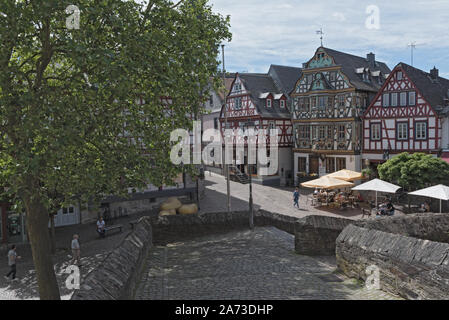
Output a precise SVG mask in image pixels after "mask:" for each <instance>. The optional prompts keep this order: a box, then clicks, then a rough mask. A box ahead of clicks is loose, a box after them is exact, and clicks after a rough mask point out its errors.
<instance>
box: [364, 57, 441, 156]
mask: <svg viewBox="0 0 449 320" xmlns="http://www.w3.org/2000/svg"><path fill="white" fill-rule="evenodd" d="M448 109H449V80H447V79H444V78H442V77H439V75H438V70H437V69H436V68H434V69H433V70H431V72H430V73H427V72H424V71H422V70H419V69H416V68H414V67H412V66H409V65H407V64H405V63H400V64H398V65H397V66H396V67H395V68H394V70H393V72H392V73H391V74H390V76H389V77H388V79H387V81H386V83H385V84H384V86H383V87H382V89H381V90H380V91H379V93H378V94H377V96H376V97H375V99H374V100H373V102H372V103H371V105H370V107H369V108H368V109H367V111H366V113H365V115H364V117H363V119H364V120H363V122H364V128H363V139H364V141H363V152H364V158H365V159H368V160H372V161H384V160H386V159H387V158H388V157H389V156H390V155H393V154H396V153H402V152H426V153H434V154H438V153H439V152H440V151H441V150H442V149H444V148H446V147H449V146H445V145H444V143H443V141H444V139H446V136H449V131H448V130H446V131H445V130H443V126H444V124H445V122H446V121H447V113H448V111H449V110H448Z"/></svg>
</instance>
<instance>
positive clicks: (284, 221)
mask: <svg viewBox="0 0 449 320" xmlns="http://www.w3.org/2000/svg"><path fill="white" fill-rule="evenodd" d="M299 220H300V218H296V217H292V216H286V215H283V214H279V213H275V212H269V211H265V210H259V211H258V212H257V214H256V215H255V218H254V223H255V224H256V225H257V226H273V227H276V228H278V229H279V230H282V231H285V232H287V233H290V234H292V235H294V234H295V223H296V222H297V221H299Z"/></svg>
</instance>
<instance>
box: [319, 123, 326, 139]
mask: <svg viewBox="0 0 449 320" xmlns="http://www.w3.org/2000/svg"><path fill="white" fill-rule="evenodd" d="M325 137H326V127H325V126H320V127H319V138H320V139H324V138H325Z"/></svg>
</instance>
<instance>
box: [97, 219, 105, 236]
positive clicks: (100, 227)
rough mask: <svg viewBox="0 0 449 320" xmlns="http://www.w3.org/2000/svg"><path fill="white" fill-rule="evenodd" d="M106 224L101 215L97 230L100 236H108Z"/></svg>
mask: <svg viewBox="0 0 449 320" xmlns="http://www.w3.org/2000/svg"><path fill="white" fill-rule="evenodd" d="M105 227H106V224H105V222H104V220H103V217H100V219H99V220H98V221H97V232H98V234H99V235H100V237H102V238H104V237H105V236H106V230H105Z"/></svg>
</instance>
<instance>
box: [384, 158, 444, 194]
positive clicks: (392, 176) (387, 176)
mask: <svg viewBox="0 0 449 320" xmlns="http://www.w3.org/2000/svg"><path fill="white" fill-rule="evenodd" d="M378 171H379V176H380V178H381V179H382V180H385V181H389V182H391V183H394V184H397V185H399V186H401V187H402V188H404V189H405V190H408V191H415V190H419V189H423V188H426V187H430V186H433V185H437V184H446V185H447V184H448V183H449V163H447V162H446V161H444V160H442V159H440V158H436V157H434V156H432V155H430V154H424V153H413V154H409V153H407V152H405V153H401V154H399V155H397V156H395V157H393V158H392V159H390V160H388V161H387V162H385V163H384V164H382V165H380V166H379V167H378Z"/></svg>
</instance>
